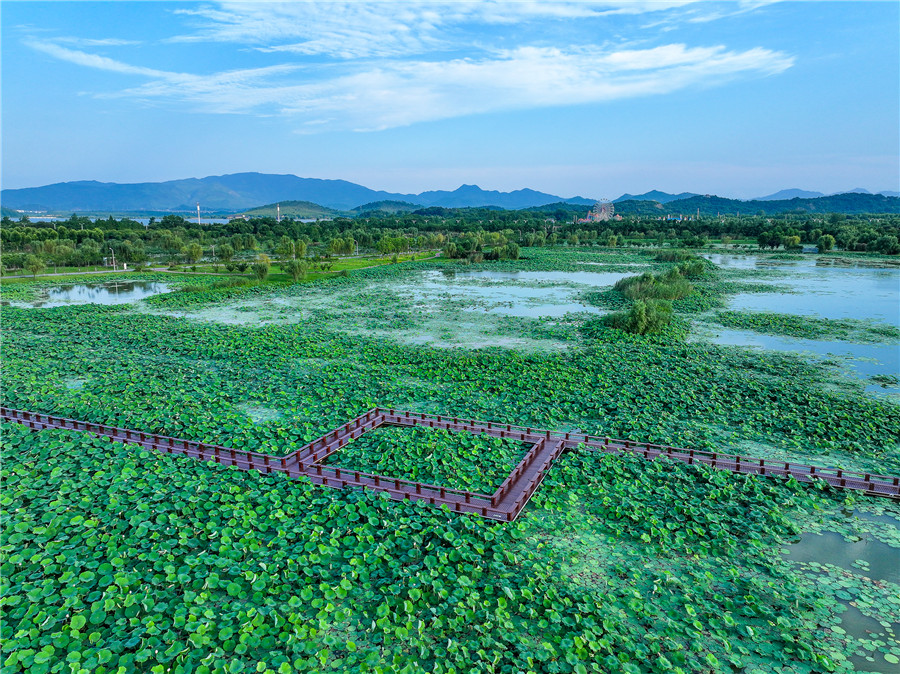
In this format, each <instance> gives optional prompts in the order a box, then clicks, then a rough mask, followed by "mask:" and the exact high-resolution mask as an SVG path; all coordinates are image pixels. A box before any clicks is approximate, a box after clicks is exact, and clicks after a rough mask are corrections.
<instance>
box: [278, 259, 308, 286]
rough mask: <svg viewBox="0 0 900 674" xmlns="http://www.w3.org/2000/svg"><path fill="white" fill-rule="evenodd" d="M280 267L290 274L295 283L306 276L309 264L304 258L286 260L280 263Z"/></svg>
mask: <svg viewBox="0 0 900 674" xmlns="http://www.w3.org/2000/svg"><path fill="white" fill-rule="evenodd" d="M281 268H282V269H284V270H285V271H286V272H287V273H288V274H290V276H291V278H292V279H294V282H295V283H296V282H297V281H300V280H302V279H305V278H306V272H307V270H308V269H309V265H308V264H307V262H306V260H288V261H287V262H285V263H284V264H282V265H281Z"/></svg>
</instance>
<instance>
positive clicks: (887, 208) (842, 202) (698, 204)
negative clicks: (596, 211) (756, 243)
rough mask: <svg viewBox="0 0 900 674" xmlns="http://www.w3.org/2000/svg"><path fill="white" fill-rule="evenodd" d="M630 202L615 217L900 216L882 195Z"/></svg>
mask: <svg viewBox="0 0 900 674" xmlns="http://www.w3.org/2000/svg"><path fill="white" fill-rule="evenodd" d="M651 203H652V202H647V201H627V202H620V203H617V204H616V213H620V214H622V215H651V214H656V215H684V216H691V215H696V213H697V211H698V210H699V211H700V215H707V216H711V215H739V214H740V215H757V214H760V213H761V214H763V215H777V214H779V213H846V214H848V215H852V214H856V213H900V198H898V197H886V196H884V195H881V194H863V193H861V192H845V193H844V194H832V195H829V196H824V197H815V198H812V199H800V198H794V199H779V200H774V201H762V200H758V199H756V200H752V201H741V200H740V199H726V198H724V197H717V196H709V195H707V196H694V197H690V198H688V199H677V200H675V201H670V202H669V203H667V204H664V205H663V204H654V206H656V208H655V209H654V210H651V209H650V208H649V207H648V206H649V205H650V204H651Z"/></svg>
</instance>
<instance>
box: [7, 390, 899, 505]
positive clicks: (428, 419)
mask: <svg viewBox="0 0 900 674" xmlns="http://www.w3.org/2000/svg"><path fill="white" fill-rule="evenodd" d="M0 419H4V420H6V421H13V422H16V423H19V424H23V425H25V426H28V427H29V428H31V429H33V430H42V429H46V428H61V429H70V430H76V431H86V432H88V433H92V434H94V435H97V436H101V437H108V438H111V439H112V440H115V441H118V442H123V443H129V444H136V445H140V446H142V447H147V448H149V449H154V450H156V451H158V452H161V453H165V454H183V455H185V456H188V457H191V458H195V459H200V460H202V461H215V462H216V463H220V464H222V465H224V466H234V467H235V468H238V469H241V470H257V471H259V472H261V473H273V472H280V473H285V474H286V475H287V476H289V477H291V478H299V477H301V476H302V477H306V478H307V479H309V480H310V481H312V482H313V483H315V484H319V485H323V486H327V487H334V488H338V489H343V488H347V487H349V488H357V489H371V490H374V491H380V492H385V493H387V494H388V495H389V496H390V497H391V498H393V499H396V500H410V501H424V502H426V503H428V504H430V505H437V506H447V507H448V508H450V509H451V510H453V511H455V512H467V513H474V514H476V515H480V516H482V517H486V518H489V519H495V520H502V521H507V522H509V521H512V520H514V519H516V517H518V516H519V513H521V512H522V509H523V508H524V507H525V505H526V504H527V503H528V501H529V499H531V497H532V496H533V495H534V493H535V492H536V491H537V489H538V487H539V486H540V484H541V482H542V481H543V479H544V476H545V475H546V474H547V472H548V471H549V470H550V468H551V467H552V466H553V462H554V461H556V459H557V458H559V456H560V455H561V454H562V453H563V452H565V451H573V450H583V451H594V452H607V453H612V454H626V453H627V454H635V455H637V456H642V457H644V458H646V459H651V460H652V459H657V458H660V457H664V458H667V459H670V460H672V461H679V462H682V463H686V464H688V465H694V464H702V465H705V466H710V467H712V468H715V469H719V470H728V471H731V472H734V473H743V474H747V475H758V476H765V477H780V478H793V479H795V480H797V481H800V482H814V481H815V480H822V481H824V482H826V483H827V484H829V485H832V486H834V487H837V488H840V489H852V490H856V491H861V492H863V493H864V494H868V495H871V496H883V497H887V498H893V499H900V477H896V476H890V475H876V474H873V473H863V472H858V471H848V470H843V469H840V468H822V467H819V466H807V465H803V464H798V463H791V462H785V461H775V460H772V459H760V458H752V457H746V456H738V455H734V454H722V453H718V452H705V451H700V450H694V449H683V448H679V447H669V446H666V445H656V444H650V443H636V442H633V441H631V440H620V439H614V438H608V437H599V436H593V435H586V434H582V433H553V432H551V431H547V430H542V429H536V428H530V427H524V426H514V425H511V424H497V423H493V422H479V421H473V420H471V419H460V418H458V417H447V416H442V415H431V414H421V413H418V412H406V411H400V410H395V409H391V408H389V409H383V408H375V409H372V410H369V411H368V412H365V413H364V414H361V415H360V416H358V417H356V418H355V419H353V420H351V421H349V422H347V423H346V424H344V425H343V426H340V427H338V428H336V429H335V430H333V431H330V432H328V433H326V434H325V435H323V436H322V437H320V438H316V439H315V440H313V441H312V442H310V443H308V444H306V445H304V446H303V447H301V448H300V449H298V450H296V451H294V452H292V453H291V454H288V455H287V456H273V455H270V454H263V453H261V452H252V451H247V450H240V449H233V448H230V447H224V446H222V445H214V444H208V443H204V442H198V441H194V440H184V439H180V438H173V437H170V436H167V435H156V434H151V433H145V432H143V431H135V430H131V429H127V428H118V427H115V426H107V425H105V424H95V423H91V422H87V421H78V420H76V419H68V418H66V417H55V416H51V415H47V414H40V413H37V412H28V411H24V410H16V409H10V408H7V407H0ZM381 426H406V427H409V426H421V427H425V428H440V429H444V430H447V431H451V432H455V433H472V434H483V435H490V436H492V437H497V438H504V439H508V440H513V441H517V442H523V443H526V444H529V445H531V447H530V448H529V450H528V451H527V452H526V453H525V455H524V456H523V457H522V459H521V460H520V461H519V463H518V465H516V467H515V468H513V470H512V472H510V474H509V476H507V478H506V479H505V480H504V481H503V483H502V484H501V485H500V487H499V488H498V489H497V491H495V492H494V493H493V494H490V495H489V494H482V493H478V492H474V491H468V490H465V489H453V488H450V487H444V486H441V485H434V484H428V483H425V482H415V481H412V480H404V479H401V478H396V477H390V476H387V475H375V474H373V473H366V472H363V471H358V470H350V469H346V468H341V467H339V466H327V465H325V464H324V461H325V460H326V459H328V458H329V457H331V456H332V455H333V454H335V453H336V452H338V451H339V450H340V449H341V448H342V447H344V446H346V445H347V444H348V443H349V442H352V441H353V440H355V439H356V438H359V437H360V436H361V435H363V434H364V433H366V432H367V431H370V430H373V429H375V428H379V427H381Z"/></svg>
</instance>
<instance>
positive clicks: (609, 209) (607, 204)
mask: <svg viewBox="0 0 900 674" xmlns="http://www.w3.org/2000/svg"><path fill="white" fill-rule="evenodd" d="M615 212H616V207H615V206H614V205H613V203H612V202H611V201H608V200H606V199H603V200H601V201H598V202H597V203H596V204H594V207H593V208H592V209H591V211H590V213H588V214H587V215H586V216H585V217H583V218H580V219H579V220H578V221H577V222H578V224H585V223H588V222H606V221H607V220H610V219H612V217H613V215H614V214H615Z"/></svg>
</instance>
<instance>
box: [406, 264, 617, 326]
mask: <svg viewBox="0 0 900 674" xmlns="http://www.w3.org/2000/svg"><path fill="white" fill-rule="evenodd" d="M631 275H633V272H631V273H621V272H590V271H578V272H561V271H519V272H500V271H456V270H452V271H451V270H447V271H427V272H423V273H422V275H421V282H420V283H417V284H415V285H413V286H411V288H410V289H411V291H412V292H413V293H414V294H415V295H416V296H417V297H418V298H420V299H422V300H426V301H439V300H440V299H442V298H446V297H448V296H449V297H453V298H457V299H460V298H467V299H471V300H474V301H475V302H476V303H477V306H474V307H464V308H463V309H464V310H465V311H476V312H485V313H494V314H503V315H506V316H523V317H529V318H543V317H560V316H564V315H565V314H568V313H578V312H584V313H591V314H602V313H605V312H604V311H603V310H602V309H598V308H597V307H594V306H591V305H589V304H586V303H584V302H582V301H580V300H579V299H578V296H579V295H580V294H581V293H582V292H584V291H585V290H586V289H588V288H601V287H608V286H612V285H613V284H614V283H615V282H616V281H618V280H619V279H621V278H624V277H626V276H631Z"/></svg>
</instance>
